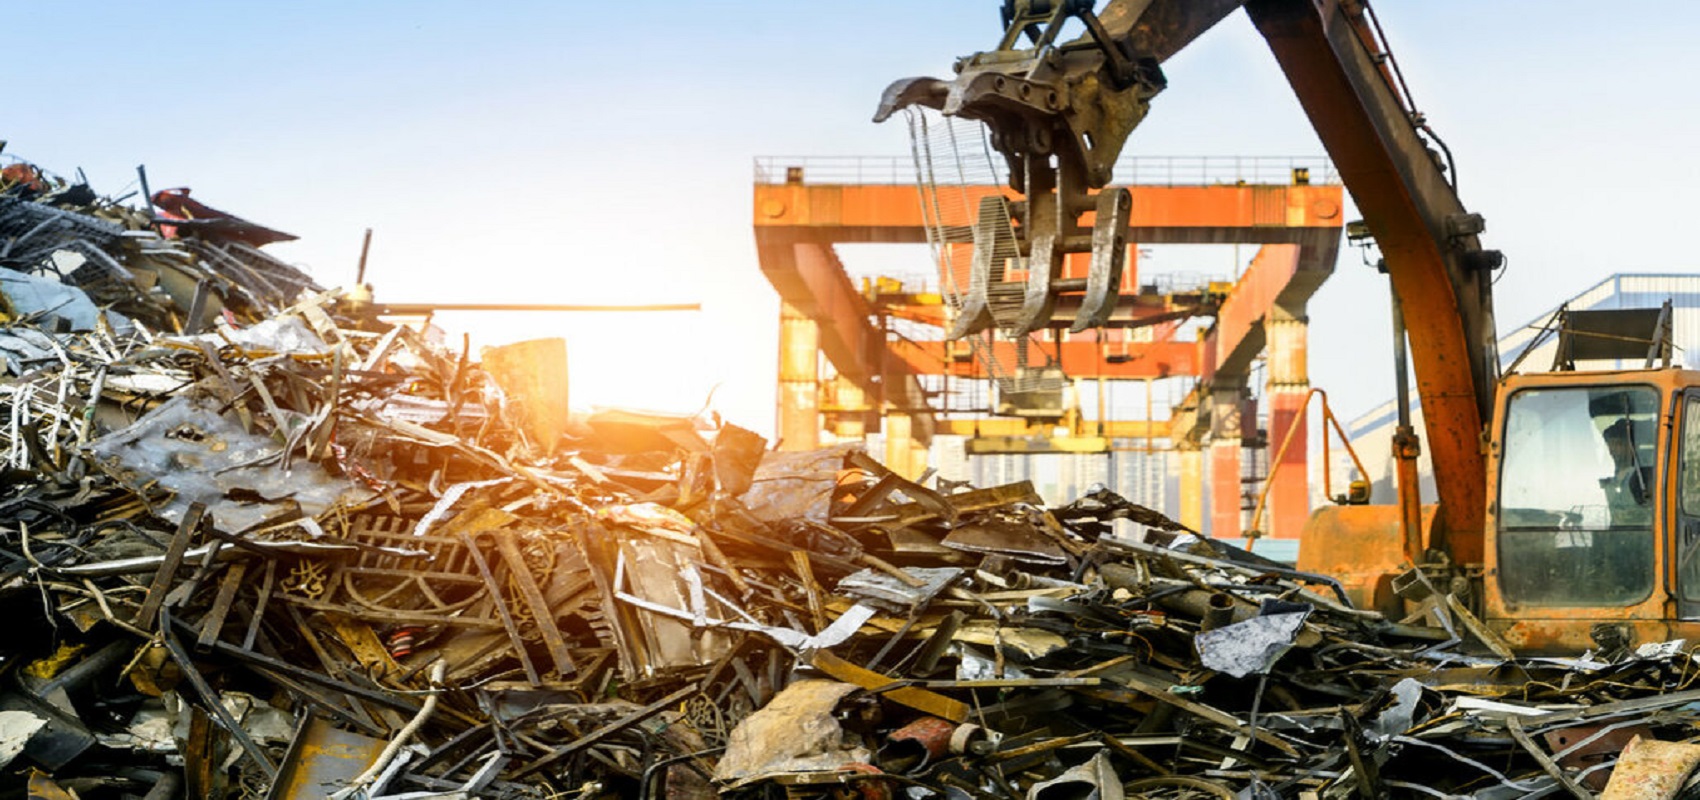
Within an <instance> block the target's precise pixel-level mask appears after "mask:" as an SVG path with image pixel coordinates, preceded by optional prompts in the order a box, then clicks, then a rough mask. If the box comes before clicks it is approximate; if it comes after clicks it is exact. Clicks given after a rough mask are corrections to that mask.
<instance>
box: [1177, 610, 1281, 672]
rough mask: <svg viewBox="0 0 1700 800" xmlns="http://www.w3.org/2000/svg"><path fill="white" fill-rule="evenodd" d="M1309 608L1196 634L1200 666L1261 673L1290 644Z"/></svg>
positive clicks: (1253, 619) (1277, 659)
mask: <svg viewBox="0 0 1700 800" xmlns="http://www.w3.org/2000/svg"><path fill="white" fill-rule="evenodd" d="M1309 616H1310V612H1309V611H1294V612H1287V613H1284V614H1270V615H1267V616H1262V617H1252V618H1251V619H1248V620H1246V621H1244V622H1236V623H1234V624H1232V625H1224V626H1222V627H1220V628H1217V629H1215V630H1213V631H1205V632H1203V633H1200V634H1198V636H1197V638H1195V639H1194V640H1193V644H1194V646H1195V647H1196V648H1197V650H1198V660H1199V661H1201V662H1203V664H1204V666H1206V667H1209V668H1210V669H1213V670H1216V671H1217V672H1222V673H1226V674H1228V675H1232V676H1233V677H1236V678H1244V677H1245V676H1247V675H1252V674H1258V675H1261V674H1264V673H1267V672H1268V671H1269V669H1270V668H1271V667H1273V666H1275V662H1276V661H1279V660H1280V658H1281V656H1283V655H1285V654H1286V652H1287V650H1288V649H1289V648H1291V647H1292V646H1293V642H1294V640H1295V639H1297V638H1298V635H1299V631H1300V630H1302V629H1303V628H1304V624H1305V619H1306V618H1308V617H1309Z"/></svg>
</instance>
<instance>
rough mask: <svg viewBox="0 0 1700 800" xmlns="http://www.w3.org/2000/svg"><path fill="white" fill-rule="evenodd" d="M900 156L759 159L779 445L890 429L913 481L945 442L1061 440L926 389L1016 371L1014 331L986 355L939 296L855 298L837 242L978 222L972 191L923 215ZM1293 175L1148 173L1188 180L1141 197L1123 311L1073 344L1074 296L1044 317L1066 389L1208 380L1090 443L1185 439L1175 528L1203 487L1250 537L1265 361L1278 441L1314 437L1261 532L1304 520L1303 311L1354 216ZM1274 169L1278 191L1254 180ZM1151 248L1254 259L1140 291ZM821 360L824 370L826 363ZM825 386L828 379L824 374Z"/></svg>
mask: <svg viewBox="0 0 1700 800" xmlns="http://www.w3.org/2000/svg"><path fill="white" fill-rule="evenodd" d="M905 161H906V160H905V159H886V160H881V159H852V158H840V159H833V158H810V159H805V158H797V159H779V158H764V159H759V160H758V162H757V165H756V166H757V169H756V182H755V191H754V205H753V221H754V229H755V239H756V249H757V254H758V258H759V260H760V264H761V269H762V272H763V274H764V275H765V276H766V277H767V279H768V281H769V282H770V283H771V284H772V285H773V287H774V289H775V291H776V292H777V293H778V295H779V298H780V304H781V313H780V386H779V402H778V405H779V409H778V411H779V425H778V429H779V436H780V439H781V441H782V447H786V448H794V449H809V448H813V447H816V446H818V445H819V444H820V443H821V441H822V432H823V430H824V429H825V428H827V427H828V426H829V425H830V427H831V429H832V431H833V432H834V433H836V434H837V435H839V436H841V437H842V436H849V437H857V436H860V435H863V434H864V433H867V432H871V431H872V430H874V429H876V428H877V429H880V430H883V431H884V433H885V440H886V452H885V460H886V462H887V463H888V464H890V465H891V466H893V468H894V469H897V470H898V471H900V472H903V473H906V474H908V475H910V476H914V475H916V474H918V473H920V472H921V471H922V469H924V466H925V463H926V462H925V453H926V446H927V444H928V443H929V442H930V439H931V437H932V436H933V435H934V434H935V433H954V434H965V435H969V436H972V437H976V438H975V439H974V440H971V442H979V443H980V447H978V448H976V447H974V446H973V445H972V443H971V446H970V452H1012V451H1015V452H1019V451H1020V448H1021V447H1023V446H1024V444H1023V443H1024V442H1029V441H1031V440H1030V439H1028V438H1027V437H1024V436H1022V434H1024V433H1028V432H1030V431H1032V430H1035V429H1037V428H1038V427H1039V426H1040V425H1043V426H1046V427H1045V429H1046V430H1049V427H1048V426H1050V425H1054V424H1055V420H1045V421H1043V422H1042V423H1039V424H1038V425H1030V424H1029V423H1030V420H1027V419H1001V420H1000V419H986V418H969V419H963V418H960V417H946V416H944V415H943V414H942V413H941V410H940V409H938V408H937V407H936V406H935V405H933V403H932V398H931V397H930V396H929V392H928V391H927V389H926V386H925V385H924V384H923V381H922V377H923V376H938V375H949V376H955V377H958V378H967V379H986V378H989V377H990V376H989V375H988V372H987V367H986V362H987V360H988V359H990V360H995V361H998V362H1001V363H1004V364H1009V363H1014V362H1016V361H1017V360H1018V359H1017V357H1016V356H1017V354H1016V353H1015V352H1014V351H1015V350H1016V349H1018V347H1021V346H1023V345H1020V344H1018V341H1017V340H1012V339H1010V338H1008V337H1005V338H1004V339H1001V340H997V339H992V338H988V339H986V340H983V341H982V342H980V343H979V344H977V345H976V346H975V347H970V346H969V343H968V342H966V341H961V340H955V341H953V340H950V339H948V338H947V335H946V333H947V330H948V328H949V327H950V325H949V323H950V322H951V320H948V319H946V314H945V310H944V306H943V305H942V304H941V302H940V298H939V297H938V296H937V295H936V294H929V293H916V292H908V291H904V290H903V288H902V287H897V286H893V285H890V284H889V283H888V282H882V281H868V282H867V285H866V286H858V284H857V282H856V281H855V280H853V279H852V278H851V277H850V275H849V274H847V272H846V271H845V268H844V265H843V263H842V262H841V261H840V259H839V257H838V254H837V253H836V252H835V250H834V245H837V244H843V243H893V244H900V243H901V244H919V243H925V242H926V241H927V233H928V225H929V224H933V225H939V224H942V225H945V226H956V227H958V228H960V229H967V228H969V227H970V226H971V225H972V224H973V222H974V220H972V219H969V216H970V212H968V211H967V210H966V209H968V208H973V207H975V205H976V204H975V202H973V201H974V199H975V198H974V197H970V198H969V200H970V201H969V202H967V203H963V204H959V208H957V210H955V211H952V210H949V209H947V210H946V211H945V212H944V218H942V219H936V218H935V219H932V220H929V219H928V215H927V214H926V213H924V211H923V199H924V198H923V191H924V190H923V188H922V187H921V186H920V185H918V184H917V182H916V181H915V180H914V178H913V176H914V174H915V171H914V168H913V166H912V165H906V164H905ZM1319 161H1320V160H1315V159H1313V160H1311V162H1310V163H1315V162H1319ZM1183 163H1185V162H1183ZM1290 163H1293V162H1292V160H1262V161H1258V160H1254V159H1222V160H1220V161H1219V162H1217V163H1216V164H1214V165H1213V166H1209V165H1205V162H1203V161H1202V160H1195V161H1194V162H1191V163H1190V164H1189V165H1188V168H1183V169H1182V170H1180V171H1179V172H1176V171H1175V170H1173V169H1172V168H1171V169H1163V170H1154V169H1146V170H1144V173H1146V174H1152V173H1156V174H1159V175H1163V176H1165V177H1166V176H1171V175H1173V176H1175V177H1176V179H1166V180H1162V181H1161V182H1160V183H1142V184H1136V185H1132V186H1129V187H1128V191H1129V199H1130V200H1131V204H1130V205H1131V208H1130V214H1129V220H1128V228H1127V245H1126V247H1127V253H1128V255H1127V265H1126V267H1124V268H1123V269H1122V271H1121V275H1120V280H1119V281H1118V282H1117V283H1118V286H1117V288H1118V289H1119V294H1120V298H1119V300H1117V301H1116V302H1115V303H1114V307H1113V310H1108V309H1107V310H1106V311H1107V313H1106V316H1107V319H1106V321H1105V323H1106V324H1105V327H1103V328H1099V329H1095V330H1088V331H1083V332H1080V333H1070V332H1068V331H1067V328H1068V327H1070V325H1071V324H1072V322H1073V317H1072V314H1073V313H1074V311H1073V309H1077V308H1078V307H1079V306H1080V305H1081V299H1080V298H1078V297H1075V298H1070V297H1068V296H1066V295H1065V296H1064V297H1063V298H1062V299H1061V300H1060V301H1058V303H1057V307H1056V310H1055V313H1054V315H1053V316H1052V317H1051V318H1050V319H1049V320H1048V322H1047V324H1046V325H1044V326H1043V327H1041V328H1040V329H1039V330H1037V331H1035V332H1033V333H1032V334H1030V335H1029V340H1030V341H1029V343H1030V344H1031V346H1032V348H1033V349H1034V350H1036V351H1042V352H1043V353H1044V355H1045V356H1046V357H1047V358H1048V359H1049V361H1050V363H1051V364H1052V366H1054V367H1057V368H1060V369H1061V371H1062V372H1063V373H1064V374H1066V375H1067V376H1068V377H1070V378H1086V379H1093V380H1108V381H1115V380H1130V381H1143V380H1151V379H1160V378H1167V377H1177V376H1192V377H1195V378H1196V379H1197V384H1196V387H1195V389H1194V391H1193V394H1192V396H1191V398H1189V401H1188V402H1187V403H1185V404H1183V405H1182V407H1181V408H1179V409H1177V410H1176V412H1175V413H1174V414H1173V415H1172V416H1171V418H1170V419H1169V420H1168V421H1167V422H1155V423H1153V422H1149V421H1134V422H1119V423H1110V422H1102V421H1100V424H1098V425H1096V426H1089V428H1088V432H1089V433H1091V434H1095V436H1092V437H1090V438H1092V439H1093V440H1095V441H1103V440H1107V439H1111V438H1118V437H1125V438H1151V437H1155V438H1166V439H1169V440H1170V441H1172V442H1174V443H1175V445H1176V447H1177V449H1179V451H1180V453H1179V458H1178V461H1179V464H1180V473H1181V509H1180V517H1181V520H1182V522H1184V523H1186V524H1188V525H1190V526H1192V527H1194V528H1198V529H1203V528H1204V526H1205V523H1204V519H1205V516H1206V512H1205V508H1204V502H1203V497H1204V495H1205V490H1204V486H1205V484H1206V482H1208V483H1209V485H1210V491H1209V494H1210V496H1211V498H1212V499H1211V508H1210V510H1209V512H1208V516H1209V519H1210V522H1209V527H1210V529H1211V531H1212V532H1213V533H1214V534H1215V535H1217V536H1222V537H1233V536H1238V535H1240V534H1241V520H1242V516H1243V510H1242V493H1243V487H1242V480H1241V452H1242V446H1243V444H1244V442H1245V434H1246V433H1247V432H1248V431H1249V429H1251V428H1255V425H1250V424H1247V423H1249V422H1250V421H1252V420H1255V410H1253V409H1248V403H1247V397H1248V391H1247V390H1248V381H1249V380H1250V378H1251V373H1252V366H1253V363H1254V362H1255V361H1256V360H1257V358H1258V357H1259V356H1260V355H1264V354H1266V356H1267V368H1266V376H1267V383H1266V386H1265V387H1264V389H1265V392H1264V393H1265V396H1266V397H1267V399H1268V404H1269V409H1268V413H1269V430H1268V439H1269V440H1270V441H1282V440H1283V439H1284V438H1285V437H1286V434H1287V432H1288V430H1289V429H1290V428H1291V426H1293V425H1298V426H1301V431H1300V432H1299V435H1297V436H1295V437H1293V438H1294V439H1295V442H1296V443H1295V444H1294V445H1293V446H1290V447H1288V448H1287V450H1286V452H1285V454H1284V462H1285V463H1283V465H1282V466H1281V468H1280V470H1279V471H1278V473H1277V474H1276V477H1275V481H1276V484H1275V485H1273V486H1272V487H1270V491H1269V499H1268V506H1269V508H1268V517H1269V519H1270V523H1269V524H1268V525H1267V526H1265V527H1266V528H1267V531H1268V534H1269V535H1271V536H1273V537H1276V538H1296V537H1297V536H1298V532H1299V529H1300V527H1302V525H1303V522H1304V519H1305V516H1306V514H1307V513H1308V510H1309V496H1308V486H1307V481H1306V478H1307V469H1306V464H1307V460H1308V454H1307V448H1306V447H1305V438H1306V437H1305V436H1304V435H1303V431H1302V426H1303V425H1304V424H1305V421H1304V419H1303V417H1302V414H1301V407H1302V405H1303V402H1304V397H1305V395H1306V393H1307V391H1308V390H1309V388H1310V387H1309V380H1308V377H1307V370H1306V366H1305V342H1306V322H1305V306H1306V303H1307V302H1308V300H1309V298H1310V297H1311V295H1312V294H1313V293H1314V292H1315V291H1316V289H1317V288H1318V287H1319V286H1320V285H1321V284H1322V282H1323V281H1324V280H1326V279H1327V277H1328V276H1329V274H1331V273H1332V271H1333V269H1334V263H1335V260H1336V256H1337V253H1338V249H1339V244H1340V239H1341V231H1342V228H1343V213H1344V212H1343V206H1342V201H1343V195H1342V191H1341V187H1340V186H1339V185H1338V183H1337V182H1334V181H1331V180H1330V175H1329V167H1328V166H1327V165H1326V163H1320V164H1316V166H1309V167H1305V168H1298V169H1293V168H1290V167H1289V166H1288V165H1289V164H1290ZM1254 165H1255V166H1254ZM1275 166H1278V167H1279V169H1278V170H1277V169H1275V168H1273V167H1275ZM1277 172H1278V173H1279V175H1280V177H1281V178H1282V179H1281V180H1278V181H1277V180H1270V181H1267V182H1247V181H1245V180H1243V179H1242V178H1243V176H1245V175H1247V174H1252V175H1257V176H1258V177H1262V176H1264V175H1269V174H1275V173H1277ZM1313 174H1314V175H1315V176H1316V178H1317V180H1315V181H1314V182H1313V181H1312V180H1311V179H1310V177H1311V175H1313ZM906 177H907V179H906ZM968 189H969V192H970V194H972V195H981V196H992V195H1002V196H1005V197H1010V198H1014V197H1015V194H1014V192H1013V191H1012V190H1011V189H1010V188H1009V187H1007V186H1001V185H993V184H991V183H989V182H988V183H986V184H985V185H983V186H971V187H968ZM935 212H936V209H935ZM935 216H937V215H936V213H935ZM1152 244H1247V245H1261V249H1260V251H1259V252H1258V253H1257V255H1256V257H1255V258H1254V259H1253V260H1252V262H1251V265H1250V266H1249V267H1248V268H1247V269H1246V270H1245V271H1244V273H1243V274H1242V275H1241V276H1240V277H1239V279H1238V280H1237V281H1236V282H1234V283H1233V284H1232V285H1231V286H1224V287H1215V288H1216V289H1217V290H1216V291H1212V290H1211V287H1201V289H1200V290H1197V291H1187V292H1179V293H1177V292H1163V291H1159V290H1158V289H1157V288H1156V287H1154V286H1152V285H1151V284H1149V283H1146V284H1142V283H1141V280H1140V275H1139V271H1138V269H1137V263H1138V259H1137V252H1138V248H1137V245H1152ZM950 246H959V247H971V245H969V244H966V243H963V244H958V245H950ZM966 261H967V259H953V260H949V261H948V263H947V261H946V260H945V259H941V261H940V264H939V270H940V275H939V279H940V285H950V284H952V283H953V282H954V283H956V284H962V283H966V282H967V281H968V280H969V276H967V275H965V274H963V272H964V269H965V268H964V267H963V266H962V265H963V264H964V263H965V262H966ZM953 265H954V266H953ZM1089 268H1090V267H1089V265H1088V264H1087V263H1086V261H1085V259H1083V258H1075V257H1070V258H1067V259H1065V267H1064V270H1063V273H1062V274H1061V276H1060V278H1061V281H1060V283H1061V284H1063V285H1075V284H1080V283H1083V282H1084V277H1085V273H1086V272H1087V270H1088V269H1089ZM952 270H955V272H956V274H952ZM1007 280H1008V282H1009V283H1010V284H1016V283H1019V282H1020V281H1022V280H1025V276H1023V275H1020V274H1012V275H1010V276H1009V277H1008V278H1007ZM1071 281H1072V282H1073V283H1070V282H1071ZM1195 316H1208V317H1214V324H1213V325H1212V326H1211V327H1210V328H1209V329H1208V332H1207V333H1205V334H1204V335H1203V336H1202V337H1200V338H1198V339H1196V340H1189V341H1178V340H1175V339H1173V338H1170V337H1169V336H1167V335H1166V334H1168V333H1172V332H1173V331H1174V330H1175V329H1177V328H1178V326H1179V324H1180V322H1181V321H1183V320H1184V319H1186V318H1190V317H1195ZM890 319H906V320H910V321H914V322H921V323H927V324H929V325H931V326H933V327H932V330H934V331H936V334H935V335H932V336H931V337H930V338H925V337H916V336H914V335H895V334H893V333H892V331H891V327H890V326H889V325H888V324H885V323H886V322H887V321H888V320H890ZM1139 328H1146V329H1148V330H1149V329H1155V330H1156V331H1157V332H1158V335H1142V336H1136V335H1134V334H1133V331H1135V330H1136V329H1139ZM822 355H824V356H825V358H826V361H827V362H829V364H830V370H823V369H822V364H821V356H822ZM823 373H830V377H828V378H826V379H823V378H822V375H823ZM1248 410H1249V413H1250V415H1251V416H1250V417H1249V418H1248V417H1247V413H1248Z"/></svg>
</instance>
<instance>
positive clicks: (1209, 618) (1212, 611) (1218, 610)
mask: <svg viewBox="0 0 1700 800" xmlns="http://www.w3.org/2000/svg"><path fill="white" fill-rule="evenodd" d="M1233 621H1234V596H1233V595H1231V594H1228V593H1227V592H1213V593H1211V595H1210V597H1209V599H1207V600H1205V601H1204V619H1203V620H1202V621H1201V622H1200V623H1199V625H1198V629H1199V630H1201V631H1213V630H1216V629H1217V628H1220V627H1222V626H1224V625H1230V624H1232V623H1233Z"/></svg>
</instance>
